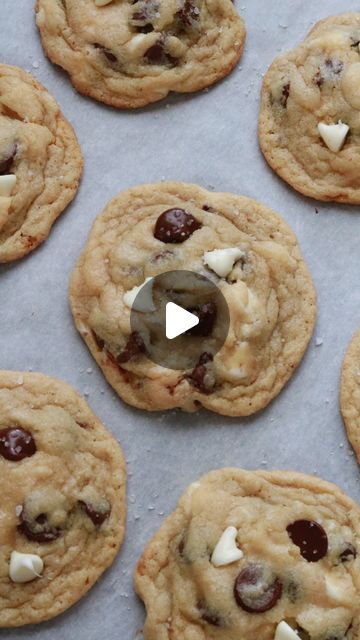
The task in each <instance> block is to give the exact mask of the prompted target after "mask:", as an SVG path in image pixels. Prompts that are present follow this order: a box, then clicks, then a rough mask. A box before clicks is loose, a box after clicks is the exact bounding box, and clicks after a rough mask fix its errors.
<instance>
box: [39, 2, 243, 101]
mask: <svg viewBox="0 0 360 640" xmlns="http://www.w3.org/2000/svg"><path fill="white" fill-rule="evenodd" d="M36 22H37V25H38V27H39V29H40V34H41V38H42V43H43V47H44V49H45V52H46V54H47V55H48V56H49V58H50V60H52V62H55V63H56V64H58V65H60V66H61V67H63V68H64V69H65V70H66V71H67V72H68V73H69V75H70V78H71V81H72V83H73V85H74V86H75V87H76V89H77V90H78V91H80V92H81V93H83V94H85V95H88V96H91V97H92V98H95V99H96V100H99V101H100V102H105V103H106V104H110V105H112V106H113V107H118V108H136V107H143V106H144V105H147V104H149V103H151V102H156V101H158V100H161V99H162V98H165V97H166V96H167V95H168V93H170V92H171V91H176V92H179V93H188V92H192V91H199V90H200V89H204V88H205V87H208V86H210V85H211V84H213V83H215V82H217V81H218V80H220V79H221V78H223V77H224V76H226V75H227V74H228V73H230V71H231V70H232V69H233V67H234V66H235V65H236V63H237V62H238V60H239V58H240V56H241V54H242V51H243V47H244V41H245V27H244V23H243V20H242V19H241V18H240V16H239V15H238V13H237V11H236V9H235V7H234V5H233V3H232V1H231V0H210V1H209V0H138V1H136V0H135V1H134V0H108V1H106V0H37V4H36Z"/></svg>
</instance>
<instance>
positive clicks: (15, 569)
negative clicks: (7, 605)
mask: <svg viewBox="0 0 360 640" xmlns="http://www.w3.org/2000/svg"><path fill="white" fill-rule="evenodd" d="M43 569H44V563H43V561H42V560H41V558H40V556H36V555H33V554H31V553H18V552H17V551H13V552H12V554H11V559H10V567H9V576H10V578H11V580H12V581H13V582H19V583H24V582H31V581H32V580H35V578H41V574H42V572H43Z"/></svg>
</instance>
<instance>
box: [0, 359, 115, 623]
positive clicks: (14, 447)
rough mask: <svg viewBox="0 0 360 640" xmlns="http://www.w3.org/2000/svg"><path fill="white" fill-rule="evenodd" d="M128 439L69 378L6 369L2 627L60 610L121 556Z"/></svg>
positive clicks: (0, 383) (1, 445) (0, 435)
mask: <svg viewBox="0 0 360 640" xmlns="http://www.w3.org/2000/svg"><path fill="white" fill-rule="evenodd" d="M125 482H126V472H125V462H124V459H123V455H122V452H121V449H120V447H119V444H118V443H117V442H116V441H115V440H114V438H113V437H112V436H111V435H110V433H109V432H108V431H107V430H106V429H105V428H104V426H103V425H102V423H101V422H100V420H99V419H98V418H96V416H95V415H94V414H93V413H92V411H91V410H90V408H89V407H88V405H87V404H86V402H85V401H84V400H83V399H82V398H81V396H80V395H79V394H78V393H76V392H75V391H74V390H73V389H72V388H71V387H69V386H68V385H67V384H65V383H63V382H59V381H58V380H54V379H52V378H48V377H45V376H43V375H40V374H34V373H31V374H30V373H15V372H9V371H2V372H0V484H1V495H2V498H1V513H0V627H16V626H20V625H24V624H29V623H36V622H41V621H43V620H47V619H49V618H52V617H54V616H56V615H58V614H59V613H61V612H62V611H64V610H65V609H67V608H68V607H70V606H71V605H72V604H74V603H75V602H77V601H78V600H79V599H80V598H81V597H82V596H83V595H84V594H85V593H86V592H87V591H88V590H89V589H90V587H92V585H93V584H94V583H95V582H96V580H97V579H98V578H99V577H100V576H101V574H102V573H103V571H105V569H106V568H107V567H109V565H110V564H111V563H112V561H113V560H114V558H115V556H116V554H117V551H118V549H119V547H120V544H121V542H122V539H123V536H124V526H125V517H126V505H125Z"/></svg>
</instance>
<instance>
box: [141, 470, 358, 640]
mask: <svg viewBox="0 0 360 640" xmlns="http://www.w3.org/2000/svg"><path fill="white" fill-rule="evenodd" d="M359 535H360V509H359V507H358V506H357V505H356V504H355V502H353V500H351V499H350V498H349V497H347V496H346V495H345V494H344V493H342V491H341V490H340V489H339V488H338V487H337V486H335V485H333V484H330V483H328V482H324V481H322V480H319V478H315V477H311V476H306V475H303V474H300V473H295V472H290V471H286V472H285V471H274V472H263V471H255V472H251V471H242V470H239V469H223V470H219V471H213V472H211V473H210V474H208V475H207V476H205V477H203V478H202V479H201V480H200V481H199V482H195V483H194V484H193V485H191V486H190V487H189V489H188V490H187V491H186V492H185V494H184V495H183V496H182V498H181V499H180V502H179V504H178V506H177V508H176V510H175V511H174V513H173V514H172V515H170V517H169V518H168V519H167V520H165V522H164V523H163V525H162V526H161V528H160V530H159V531H158V532H157V533H156V535H155V536H154V538H153V539H152V540H151V542H150V543H149V544H148V545H147V547H146V549H145V551H144V553H143V555H142V557H141V559H140V561H139V564H138V566H137V569H136V573H135V588H136V591H137V593H138V594H139V596H140V598H142V600H143V601H144V603H145V607H146V611H147V618H146V622H145V626H144V640H160V638H161V640H170V638H171V640H210V639H211V640H213V639H214V638H216V639H218V640H242V639H245V638H246V639H247V640H259V639H260V638H261V640H299V638H301V639H302V640H335V639H336V640H343V639H345V638H346V639H348V640H350V638H352V639H353V640H355V639H357V638H359V637H360V636H359V633H360V607H359V591H360V560H359V557H358V554H359V551H360V547H359Z"/></svg>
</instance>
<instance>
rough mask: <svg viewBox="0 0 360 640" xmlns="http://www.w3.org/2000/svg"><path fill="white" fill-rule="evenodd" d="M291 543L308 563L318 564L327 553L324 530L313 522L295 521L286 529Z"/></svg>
mask: <svg viewBox="0 0 360 640" xmlns="http://www.w3.org/2000/svg"><path fill="white" fill-rule="evenodd" d="M286 530H287V532H288V534H289V537H290V539H291V540H292V542H293V543H294V544H295V545H296V546H297V547H299V549H300V553H301V555H302V557H303V558H305V560H307V561H308V562H319V560H321V559H322V558H324V557H325V556H326V554H327V552H328V547H329V542H328V537H327V535H326V532H325V530H324V529H323V527H322V526H321V524H319V523H318V522H315V521H314V520H296V521H295V522H293V523H292V524H289V526H288V527H287V529H286Z"/></svg>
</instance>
